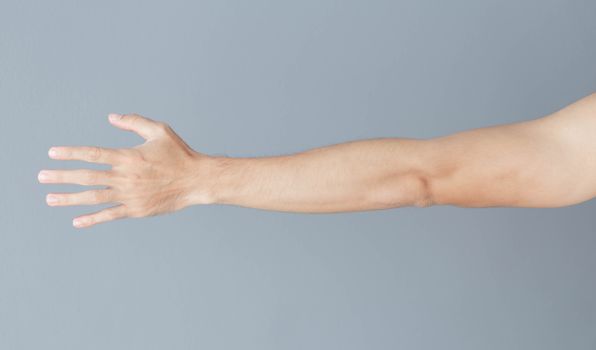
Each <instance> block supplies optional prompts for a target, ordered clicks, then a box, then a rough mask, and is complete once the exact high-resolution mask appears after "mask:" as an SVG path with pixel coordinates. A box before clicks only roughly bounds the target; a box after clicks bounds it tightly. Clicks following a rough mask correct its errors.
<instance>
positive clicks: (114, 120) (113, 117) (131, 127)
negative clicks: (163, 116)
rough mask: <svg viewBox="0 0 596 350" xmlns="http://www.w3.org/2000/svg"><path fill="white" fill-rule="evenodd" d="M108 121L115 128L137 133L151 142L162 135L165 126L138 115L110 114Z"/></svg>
mask: <svg viewBox="0 0 596 350" xmlns="http://www.w3.org/2000/svg"><path fill="white" fill-rule="evenodd" d="M108 119H109V121H110V123H111V124H112V125H114V126H115V127H117V128H119V129H122V130H127V131H132V132H135V133H137V134H138V135H139V136H141V137H142V138H144V139H145V140H150V139H154V138H156V137H158V136H159V135H161V132H162V131H163V130H164V124H163V123H160V122H156V121H154V120H151V119H149V118H145V117H143V116H140V115H138V114H116V113H110V114H109V115H108Z"/></svg>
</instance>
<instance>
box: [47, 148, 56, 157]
mask: <svg viewBox="0 0 596 350" xmlns="http://www.w3.org/2000/svg"><path fill="white" fill-rule="evenodd" d="M48 155H49V156H50V158H56V156H58V150H57V149H56V148H54V147H52V148H50V150H49V151H48Z"/></svg>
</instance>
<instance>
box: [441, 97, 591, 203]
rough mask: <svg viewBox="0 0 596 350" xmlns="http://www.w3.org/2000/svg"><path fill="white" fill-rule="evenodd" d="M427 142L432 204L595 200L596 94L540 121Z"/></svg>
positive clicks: (502, 126)
mask: <svg viewBox="0 0 596 350" xmlns="http://www.w3.org/2000/svg"><path fill="white" fill-rule="evenodd" d="M431 143H432V144H433V148H434V149H435V151H434V152H432V155H433V159H432V160H431V162H432V163H433V164H435V166H434V167H433V168H432V171H431V175H430V178H431V179H432V187H433V196H434V197H435V198H434V200H435V202H436V203H438V204H452V205H458V206H465V207H486V206H514V207H515V206H517V207H560V206H566V205H572V204H576V203H580V202H583V201H586V200H589V199H591V198H594V197H595V196H596V94H593V95H591V96H588V97H585V98H583V99H581V100H579V101H577V102H575V103H573V104H571V105H569V106H567V107H565V108H563V109H561V110H560V111H557V112H555V113H553V114H551V115H550V116H547V117H544V118H541V119H536V120H532V121H527V122H523V123H517V124H509V125H501V126H495V127H489V128H483V129H476V130H470V131H466V132H462V133H458V134H455V135H451V136H447V137H443V138H440V139H436V140H433V141H431Z"/></svg>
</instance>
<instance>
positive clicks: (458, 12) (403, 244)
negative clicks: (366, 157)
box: [0, 0, 596, 350]
mask: <svg viewBox="0 0 596 350" xmlns="http://www.w3.org/2000/svg"><path fill="white" fill-rule="evenodd" d="M595 14H596V2H595V1H593V0H584V1H566V0H558V1H554V0H546V1H545V0H516V1H472V0H469V1H464V0H455V1H439V0H435V1H424V0H410V1H359V2H358V1H329V0H305V1H303V0H301V1H262V0H255V1H240V0H232V1H222V0H213V1H187V2H180V1H167V2H166V1H163V2H151V1H138V2H132V1H94V2H89V3H88V4H82V2H81V1H74V0H73V1H38V2H27V1H6V0H3V1H2V2H0V130H2V134H1V136H0V164H2V165H1V171H0V183H1V184H2V190H1V197H0V348H1V349H62V350H65V349H199V348H203V349H259V350H265V349H342V350H347V349H458V350H465V349H470V350H471V349H475V350H476V349H524V350H529V349H540V350H548V349H586V350H587V349H595V348H596V298H595V297H594V296H595V295H596V272H595V271H596V254H595V253H594V252H595V249H596V229H595V226H596V219H595V217H596V202H594V201H592V202H588V203H584V204H581V205H576V206H573V207H568V208H562V209H550V210H547V209H544V210H542V209H541V210H537V209H534V210H532V209H474V210H472V209H458V208H453V207H433V208H429V209H417V208H406V209H395V210H385V211H376V212H363V213H350V214H333V215H305V214H289V213H276V212H265V211H260V210H254V209H243V208H237V207H224V206H212V207H192V208H188V209H186V210H184V211H181V212H178V213H175V214H173V215H169V216H160V217H154V218H149V219H142V220H124V221H118V222H114V223H109V224H105V225H100V226H97V227H94V228H91V229H88V230H75V229H74V228H72V227H71V219H72V218H73V217H74V216H77V215H80V214H83V213H87V212H91V211H95V210H98V209H99V208H97V207H95V208H91V207H72V208H50V207H47V206H46V204H45V201H44V199H45V194H46V193H48V192H50V191H73V190H79V189H80V188H79V187H76V186H56V185H54V186H48V185H40V184H38V183H37V173H38V171H39V170H41V169H44V168H65V167H68V168H74V167H80V166H84V164H74V163H68V162H57V161H52V160H49V159H48V158H47V150H48V148H49V147H50V146H52V145H98V146H109V147H128V146H133V145H135V144H137V143H139V142H141V139H140V138H138V137H136V136H135V135H133V134H130V133H125V132H122V131H120V130H117V129H114V128H113V127H111V126H110V125H109V124H108V122H107V114H108V113H109V112H123V113H126V112H137V113H140V114H144V115H147V116H149V117H152V118H155V119H160V120H164V121H166V122H168V123H169V124H171V125H172V127H173V128H174V129H175V130H177V131H178V133H179V134H180V135H181V136H182V137H184V138H185V139H186V140H187V142H188V143H189V144H190V145H191V146H193V147H194V148H195V149H197V150H200V151H203V152H206V153H210V154H219V155H221V154H227V155H230V156H260V155H273V154H282V153H291V152H297V151H301V150H305V149H308V148H312V147H316V146H322V145H327V144H332V143H338V142H343V141H348V140H354V139H362V138H374V137H389V136H395V137H398V136H403V137H420V138H426V137H433V136H438V135H444V134H448V133H452V132H456V131H459V130H463V129H468V128H475V127H481V126H488V125H494V124H501V123H509V122H516V121H522V120H528V119H533V118H537V117H540V116H542V115H545V114H548V113H551V112H553V111H555V110H557V109H558V108H561V107H562V106H564V105H566V104H568V103H570V102H572V101H574V100H576V99H579V98H581V97H582V96H585V95H587V94H589V93H591V92H593V91H596V20H595V17H594V15H595ZM595 137H596V136H595Z"/></svg>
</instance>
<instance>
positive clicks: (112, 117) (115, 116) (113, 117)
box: [108, 113, 122, 122]
mask: <svg viewBox="0 0 596 350" xmlns="http://www.w3.org/2000/svg"><path fill="white" fill-rule="evenodd" d="M121 118H122V115H120V114H116V113H110V114H109V115H108V119H110V121H111V122H115V121H117V120H120V119H121Z"/></svg>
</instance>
